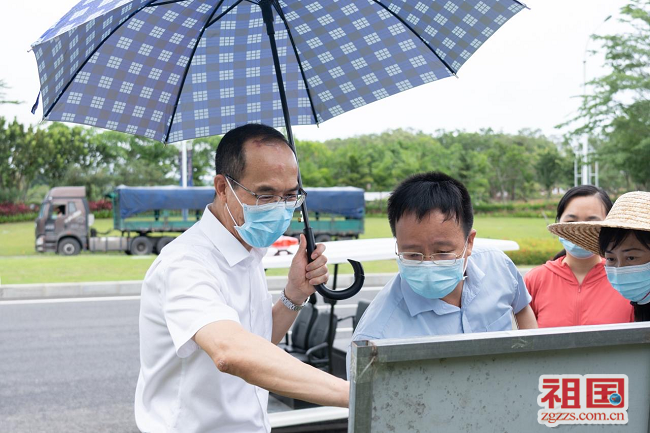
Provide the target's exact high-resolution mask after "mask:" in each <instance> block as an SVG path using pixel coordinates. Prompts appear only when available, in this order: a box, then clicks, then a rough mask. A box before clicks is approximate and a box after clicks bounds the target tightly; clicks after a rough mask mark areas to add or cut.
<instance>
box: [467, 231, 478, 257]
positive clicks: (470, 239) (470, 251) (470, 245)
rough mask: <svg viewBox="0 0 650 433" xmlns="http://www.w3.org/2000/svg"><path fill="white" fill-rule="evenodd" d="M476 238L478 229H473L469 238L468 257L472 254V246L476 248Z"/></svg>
mask: <svg viewBox="0 0 650 433" xmlns="http://www.w3.org/2000/svg"><path fill="white" fill-rule="evenodd" d="M474 238H476V230H474V229H472V231H470V232H469V237H468V238H467V257H469V256H471V255H472V248H474Z"/></svg>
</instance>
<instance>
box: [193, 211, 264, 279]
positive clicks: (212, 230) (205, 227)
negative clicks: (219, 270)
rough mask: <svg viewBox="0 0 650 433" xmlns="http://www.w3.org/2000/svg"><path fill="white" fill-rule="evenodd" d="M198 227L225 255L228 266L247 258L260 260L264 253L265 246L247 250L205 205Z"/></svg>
mask: <svg viewBox="0 0 650 433" xmlns="http://www.w3.org/2000/svg"><path fill="white" fill-rule="evenodd" d="M199 227H200V229H201V231H202V232H203V233H204V234H205V236H207V238H208V239H210V241H211V242H212V243H213V244H214V246H215V247H217V249H218V250H219V251H220V252H221V254H222V255H223V256H224V257H225V259H226V261H227V262H228V265H229V266H230V267H234V266H235V265H237V264H238V263H240V262H242V261H244V260H246V259H248V258H251V259H252V260H253V261H255V262H260V261H262V258H263V257H264V255H265V254H266V248H252V249H251V250H250V252H249V251H248V250H247V249H246V248H245V247H244V246H243V245H242V244H241V242H239V241H238V240H237V238H235V237H234V236H233V234H232V233H230V232H229V231H228V229H226V228H225V227H224V225H223V224H221V221H219V220H218V219H217V217H216V216H214V214H213V213H212V212H211V211H210V209H209V206H206V207H205V210H204V211H203V216H202V217H201V221H200V222H199Z"/></svg>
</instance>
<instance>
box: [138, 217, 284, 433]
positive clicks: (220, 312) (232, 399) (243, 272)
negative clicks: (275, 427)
mask: <svg viewBox="0 0 650 433" xmlns="http://www.w3.org/2000/svg"><path fill="white" fill-rule="evenodd" d="M264 253H265V250H264V249H257V248H253V249H252V250H251V251H250V252H248V251H247V250H246V249H245V248H244V247H243V246H242V245H241V243H240V242H239V241H238V240H237V239H235V237H234V236H233V235H232V234H231V233H230V232H228V230H226V228H225V227H224V226H223V225H222V224H221V223H220V222H219V220H218V219H217V218H216V217H215V216H214V215H213V214H212V212H210V210H209V209H208V208H206V209H205V211H204V213H203V217H202V218H201V221H199V222H198V223H196V224H195V225H194V226H192V228H190V229H189V230H187V231H186V232H185V233H183V234H182V235H181V236H179V237H178V238H176V239H175V240H174V241H173V242H171V243H170V244H168V245H167V246H166V247H165V248H164V249H163V251H162V253H161V254H160V256H158V258H157V259H156V260H155V261H154V263H153V264H152V265H151V268H149V271H148V272H147V275H146V276H145V280H144V283H143V285H142V299H141V304H140V376H139V378H138V385H137V388H136V393H135V418H136V422H137V425H138V428H140V430H142V431H145V432H183V433H191V432H224V433H225V432H227V433H238V432H242V433H244V432H245V433H256V432H269V431H270V430H271V426H270V424H269V420H268V416H267V413H266V410H267V404H268V391H265V390H263V389H261V388H258V387H256V386H253V385H250V384H248V383H246V382H245V381H244V380H242V379H240V378H238V377H236V376H232V375H229V374H227V373H222V372H220V371H219V370H218V369H217V367H216V366H215V364H214V362H213V361H212V359H210V357H209V356H208V354H207V353H205V352H204V351H203V350H201V349H200V348H199V347H198V345H197V344H196V343H195V342H194V340H192V337H193V336H194V334H196V332H197V331H198V330H199V329H201V328H202V327H204V326H205V325H207V324H209V323H212V322H217V321H220V320H232V321H234V322H237V323H239V324H240V325H241V326H242V328H244V329H245V330H247V331H249V332H252V333H254V334H257V335H259V336H261V337H263V338H265V339H267V340H269V341H270V340H271V332H272V327H273V318H272V301H271V295H270V294H269V292H268V289H267V285H266V278H265V275H264V268H263V266H262V257H264Z"/></svg>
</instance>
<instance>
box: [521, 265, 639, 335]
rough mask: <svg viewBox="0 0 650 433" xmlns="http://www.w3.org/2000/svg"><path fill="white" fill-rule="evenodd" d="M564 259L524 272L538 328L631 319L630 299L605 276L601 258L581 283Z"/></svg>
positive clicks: (607, 322)
mask: <svg viewBox="0 0 650 433" xmlns="http://www.w3.org/2000/svg"><path fill="white" fill-rule="evenodd" d="M563 260H564V257H560V258H559V259H557V260H553V261H551V260H549V261H548V262H546V264H544V265H542V266H539V267H537V268H535V269H533V270H531V271H530V272H528V273H527V274H526V275H525V276H524V282H525V283H526V287H527V288H528V292H529V293H530V295H531V296H532V297H533V300H532V301H531V303H530V306H531V308H532V309H533V312H534V313H535V316H536V317H537V324H538V325H539V327H540V328H550V327H555V326H579V325H604V324H609V323H627V322H634V309H633V308H632V305H630V301H628V300H627V299H625V298H624V297H623V296H621V294H620V293H618V292H617V291H616V290H615V289H614V288H613V287H612V286H611V284H609V281H608V280H607V274H606V273H605V266H604V262H605V261H604V260H603V261H602V262H600V263H599V264H597V265H596V266H594V267H593V268H592V269H591V270H590V271H589V273H588V274H587V276H586V277H585V279H584V280H583V281H582V284H578V280H577V279H576V277H575V275H574V274H573V271H571V268H569V266H568V265H566V264H565V263H563Z"/></svg>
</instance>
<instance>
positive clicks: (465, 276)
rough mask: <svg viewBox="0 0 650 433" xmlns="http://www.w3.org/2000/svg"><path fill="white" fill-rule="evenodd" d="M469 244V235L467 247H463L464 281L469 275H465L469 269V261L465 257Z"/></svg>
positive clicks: (466, 242)
mask: <svg viewBox="0 0 650 433" xmlns="http://www.w3.org/2000/svg"><path fill="white" fill-rule="evenodd" d="M468 245H469V237H467V240H466V241H465V248H463V261H464V262H465V263H463V279H462V281H465V280H466V279H467V275H465V272H466V271H467V264H468V263H469V262H468V261H467V257H465V253H466V252H467V246H468Z"/></svg>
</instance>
